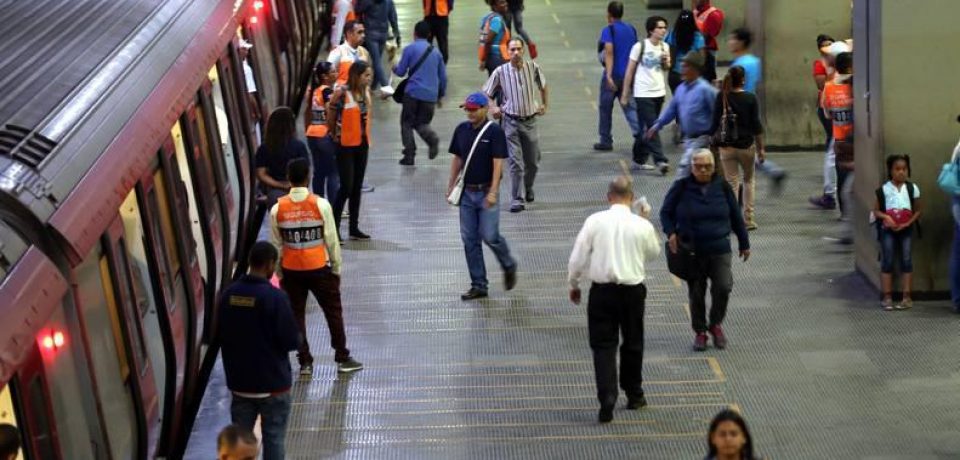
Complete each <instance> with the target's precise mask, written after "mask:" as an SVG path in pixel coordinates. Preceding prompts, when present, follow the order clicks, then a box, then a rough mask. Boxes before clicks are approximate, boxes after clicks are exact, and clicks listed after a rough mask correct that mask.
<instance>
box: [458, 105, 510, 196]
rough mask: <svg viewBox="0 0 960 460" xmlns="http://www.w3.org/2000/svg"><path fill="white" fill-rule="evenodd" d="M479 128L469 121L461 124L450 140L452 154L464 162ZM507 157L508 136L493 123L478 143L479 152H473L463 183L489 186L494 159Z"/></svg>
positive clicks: (478, 132)
mask: <svg viewBox="0 0 960 460" xmlns="http://www.w3.org/2000/svg"><path fill="white" fill-rule="evenodd" d="M481 129H483V125H480V127H479V128H474V127H473V124H472V123H470V122H469V121H465V122H463V123H460V125H459V126H457V129H456V130H455V131H454V132H453V138H452V139H450V153H452V154H454V155H456V156H458V157H460V159H461V160H463V161H464V162H466V161H467V156H468V155H469V154H470V147H472V146H473V140H474V139H476V138H477V134H480V130H481ZM506 157H507V136H506V135H504V133H503V128H501V127H500V125H499V124H497V123H496V122H494V123H491V124H490V127H489V128H487V130H486V132H484V133H483V137H481V138H480V142H477V150H476V151H474V152H473V158H471V159H470V164H469V165H467V172H466V174H464V176H463V183H464V184H470V185H480V184H489V183H490V182H492V181H493V159H494V158H506Z"/></svg>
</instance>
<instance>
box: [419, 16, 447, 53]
mask: <svg viewBox="0 0 960 460" xmlns="http://www.w3.org/2000/svg"><path fill="white" fill-rule="evenodd" d="M423 19H424V20H426V21H427V24H430V32H431V34H432V35H433V37H434V38H436V39H437V48H440V54H441V55H443V63H444V64H446V63H447V61H448V60H449V59H450V53H449V52H448V51H447V35H448V34H449V33H450V18H449V17H447V16H427V17H425V18H423ZM430 41H431V42H433V40H432V39H431V40H430Z"/></svg>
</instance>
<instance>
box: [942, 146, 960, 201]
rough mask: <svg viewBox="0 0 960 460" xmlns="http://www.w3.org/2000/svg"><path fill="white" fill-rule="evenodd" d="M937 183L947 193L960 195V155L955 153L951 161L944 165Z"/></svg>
mask: <svg viewBox="0 0 960 460" xmlns="http://www.w3.org/2000/svg"><path fill="white" fill-rule="evenodd" d="M937 185H939V186H940V190H943V191H944V192H945V193H948V194H950V195H960V155H954V158H953V159H952V160H950V162H949V163H947V164H945V165H943V168H941V169H940V176H938V177H937Z"/></svg>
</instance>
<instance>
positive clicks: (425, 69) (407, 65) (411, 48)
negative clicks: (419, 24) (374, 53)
mask: <svg viewBox="0 0 960 460" xmlns="http://www.w3.org/2000/svg"><path fill="white" fill-rule="evenodd" d="M429 47H430V42H428V41H426V40H424V39H422V38H418V39H416V40H414V42H413V43H411V44H410V45H408V46H407V47H406V48H404V49H403V56H401V57H400V63H399V64H397V66H396V67H394V68H393V73H395V74H397V75H400V76H401V77H402V76H404V75H406V74H407V72H409V71H410V70H411V69H412V68H413V66H415V65H416V64H417V61H419V60H420V56H423V53H425V52H426V51H427V48H429ZM446 92H447V67H446V66H445V65H444V64H443V56H442V55H441V54H440V52H439V51H437V49H436V48H434V49H433V51H431V52H430V54H429V55H428V56H427V58H426V59H424V60H423V64H421V65H420V68H419V69H417V72H416V73H415V74H413V75H410V76H408V81H407V86H406V88H404V94H406V95H408V96H410V97H412V98H414V99H417V100H421V101H424V102H437V100H438V99H441V98H443V96H444V94H446Z"/></svg>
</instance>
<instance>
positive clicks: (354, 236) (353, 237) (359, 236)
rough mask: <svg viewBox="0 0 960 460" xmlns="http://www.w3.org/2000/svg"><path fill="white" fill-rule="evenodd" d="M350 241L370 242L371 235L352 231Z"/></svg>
mask: <svg viewBox="0 0 960 460" xmlns="http://www.w3.org/2000/svg"><path fill="white" fill-rule="evenodd" d="M350 239H351V240H369V239H370V235H367V234H366V233H363V232H361V231H360V230H350Z"/></svg>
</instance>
